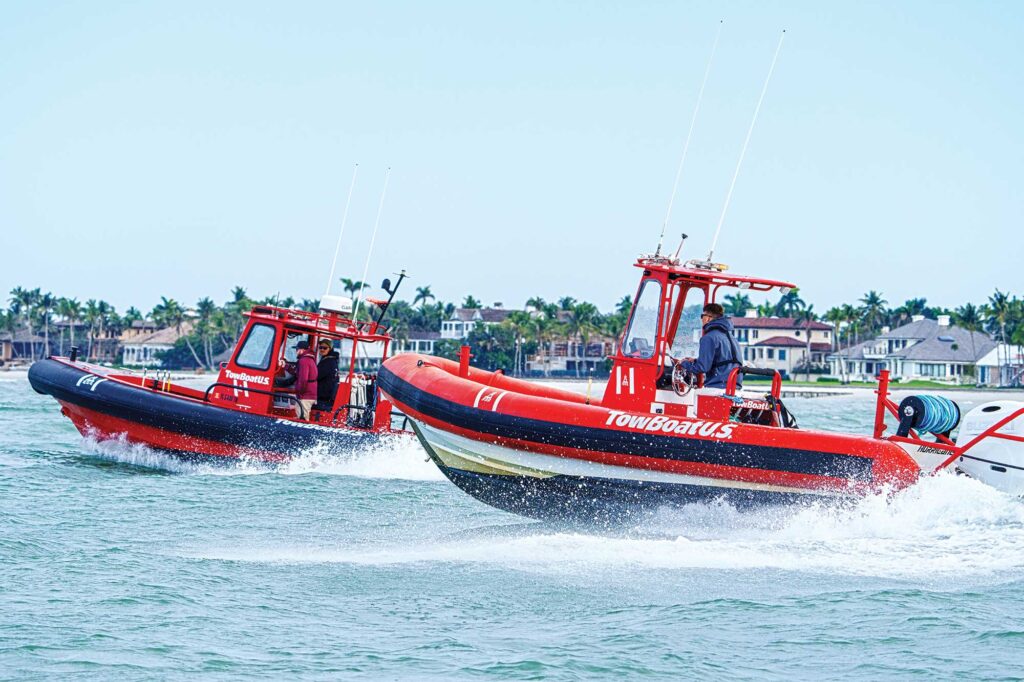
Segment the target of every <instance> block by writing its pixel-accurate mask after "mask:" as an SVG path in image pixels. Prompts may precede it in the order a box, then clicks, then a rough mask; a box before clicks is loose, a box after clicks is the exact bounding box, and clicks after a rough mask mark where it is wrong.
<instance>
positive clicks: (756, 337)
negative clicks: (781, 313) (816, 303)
mask: <svg viewBox="0 0 1024 682" xmlns="http://www.w3.org/2000/svg"><path fill="white" fill-rule="evenodd" d="M732 324H733V327H734V328H735V330H736V332H735V333H736V342H737V343H738V344H739V346H740V349H741V350H742V351H743V364H744V365H747V366H750V367H760V368H764V369H775V370H779V371H780V372H784V373H786V374H787V375H792V374H793V373H795V372H803V371H805V370H806V369H807V365H808V363H810V370H811V372H816V373H819V374H820V373H823V372H825V371H827V369H828V364H827V357H828V354H829V353H830V352H831V351H832V335H833V334H834V330H833V328H832V325H829V324H825V323H824V322H817V321H812V322H807V321H805V320H798V319H796V318H793V317H758V316H757V311H755V310H747V313H746V315H745V316H744V317H733V318H732ZM808 340H810V351H809V353H808V347H807V342H808Z"/></svg>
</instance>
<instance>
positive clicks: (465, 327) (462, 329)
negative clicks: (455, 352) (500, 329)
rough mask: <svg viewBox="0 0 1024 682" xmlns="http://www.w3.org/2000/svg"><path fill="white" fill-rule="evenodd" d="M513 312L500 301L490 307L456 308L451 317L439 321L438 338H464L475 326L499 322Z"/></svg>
mask: <svg viewBox="0 0 1024 682" xmlns="http://www.w3.org/2000/svg"><path fill="white" fill-rule="evenodd" d="M514 312H515V311H514V310H506V309H505V308H503V307H502V306H501V304H500V303H495V304H494V306H493V307H491V308H456V309H455V312H453V313H452V316H451V317H449V318H448V319H447V320H444V321H443V322H441V337H440V338H442V339H454V340H462V339H465V338H466V337H467V336H469V334H470V332H472V331H473V330H474V329H476V328H477V326H487V325H492V324H501V323H502V322H504V321H505V319H506V318H508V316H509V315H511V314H512V313H514Z"/></svg>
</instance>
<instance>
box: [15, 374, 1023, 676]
mask: <svg viewBox="0 0 1024 682" xmlns="http://www.w3.org/2000/svg"><path fill="white" fill-rule="evenodd" d="M872 397H873V396H871V395H870V394H869V393H866V392H865V393H859V394H855V395H851V396H839V397H829V398H814V399H809V398H805V399H797V398H793V399H790V400H788V401H787V404H788V405H789V406H790V408H791V409H792V411H793V412H794V413H796V415H797V416H798V418H799V419H800V421H801V425H802V426H805V427H807V426H813V427H818V428H825V429H835V430H855V431H860V432H868V431H869V428H870V423H871V418H872V414H873V413H872V404H873V403H872ZM958 399H960V398H958ZM978 399H980V397H978V396H974V397H971V396H967V400H966V401H962V402H968V403H970V401H971V400H974V401H977V400H978ZM199 675H202V676H203V677H204V678H209V679H236V678H240V677H246V678H264V679H369V680H391V679H416V680H424V679H439V680H440V679H443V680H450V679H466V680H490V679H496V680H526V679H545V680H583V679H586V680H589V679H616V680H618V679H666V680H675V679H681V678H698V679H716V678H729V679H779V680H782V679H787V680H788V679H793V678H803V679H809V678H813V679H821V678H830V679H858V680H878V679H902V678H917V679H935V678H938V679H945V678H954V677H956V678H967V679H1001V678H1005V679H1011V678H1015V679H1020V678H1021V677H1022V676H1024V502H1022V501H1021V500H1018V499H1014V498H1010V497H1008V496H1006V495H1004V494H1002V493H999V492H997V491H995V490H993V489H991V488H988V487H986V486H984V485H982V484H980V483H977V482H975V481H971V480H968V479H966V478H963V477H956V476H953V475H943V476H938V477H934V478H930V479H927V480H925V481H923V482H922V483H921V484H920V485H918V486H916V487H914V488H913V489H910V490H908V491H905V492H903V493H901V494H898V495H895V496H893V497H891V498H890V497H887V496H885V495H879V496H877V497H872V498H869V499H866V500H864V501H863V502H861V503H859V504H857V505H856V506H853V507H850V508H846V509H827V508H800V509H789V510H778V509H777V510H772V511H762V512H756V513H749V512H748V513H740V512H738V511H736V510H734V509H732V508H730V507H728V506H725V505H720V504H701V505H693V506H692V507H689V508H686V509H683V510H681V511H677V512H671V513H670V512H664V513H662V514H660V515H658V516H657V517H656V518H655V519H654V520H652V521H650V522H648V523H645V525H643V526H641V527H629V528H608V529H599V530H595V529H587V530H584V529H579V528H571V527H559V526H550V525H545V524H542V523H536V522H530V521H527V520H524V519H520V518H517V517H515V516H511V515H509V514H505V513H503V512H499V511H496V510H492V509H490V508H488V507H486V506H484V505H482V504H480V503H478V502H476V501H474V500H472V499H470V498H469V497H468V496H466V495H464V494H463V493H461V492H460V491H458V490H457V489H456V488H455V487H454V486H452V485H451V484H449V483H448V482H447V481H445V480H443V479H442V478H441V476H440V475H439V474H438V473H437V471H436V470H435V469H434V468H433V465H432V464H430V463H428V462H426V461H425V458H424V456H423V454H422V452H421V451H420V450H419V448H418V446H417V445H416V444H415V443H413V442H411V441H408V440H400V439H399V440H395V441H393V442H390V443H387V444H385V445H383V446H381V447H377V448H375V449H372V450H367V451H362V452H356V453H341V452H310V453H308V454H307V455H306V456H304V457H302V458H300V459H298V460H297V461H295V462H293V463H291V464H290V465H288V466H287V467H285V468H283V469H281V470H279V471H275V472H267V471H264V470H260V469H256V468H250V467H246V466H242V467H238V468H232V469H220V468H215V467H211V466H198V465H189V464H183V463H179V462H177V461H176V460H174V459H170V458H167V457H165V456H162V455H159V454H156V453H153V452H150V451H147V450H145V449H143V448H138V447H131V446H128V445H124V444H117V443H106V444H97V443H95V442H89V441H87V440H85V439H83V438H82V437H81V436H80V435H79V434H78V432H77V431H75V429H74V428H73V427H72V425H71V423H70V422H69V421H68V420H67V419H65V418H64V417H62V416H61V415H60V414H59V411H58V408H57V406H56V404H55V403H54V402H53V401H52V399H50V398H48V397H44V396H40V395H36V394H35V393H34V392H32V391H31V390H30V388H29V385H28V382H27V380H26V379H25V375H24V373H21V374H18V373H0V678H2V679H159V680H191V679H195V678H196V677H197V676H199Z"/></svg>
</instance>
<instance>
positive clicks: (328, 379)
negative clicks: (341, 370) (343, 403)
mask: <svg viewBox="0 0 1024 682" xmlns="http://www.w3.org/2000/svg"><path fill="white" fill-rule="evenodd" d="M340 359H341V358H340V356H339V355H338V351H336V350H332V351H331V352H330V353H328V354H327V355H325V356H323V357H322V358H320V362H319V363H318V364H317V366H316V401H317V402H318V403H320V404H321V405H333V404H334V394H335V393H337V392H338V361H339V360H340Z"/></svg>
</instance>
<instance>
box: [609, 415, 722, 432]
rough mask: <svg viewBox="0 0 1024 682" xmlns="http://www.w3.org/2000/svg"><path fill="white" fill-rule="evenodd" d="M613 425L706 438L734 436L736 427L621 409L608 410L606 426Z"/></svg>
mask: <svg viewBox="0 0 1024 682" xmlns="http://www.w3.org/2000/svg"><path fill="white" fill-rule="evenodd" d="M613 425H614V426H619V427H622V428H629V429H637V430H638V431H649V432H651V433H655V432H661V433H669V434H674V435H676V436H703V437H705V438H732V430H733V429H734V428H735V427H736V426H735V424H723V423H721V422H708V421H704V420H701V419H696V420H691V419H676V418H674V417H667V416H665V415H663V414H657V415H653V416H650V417H646V416H643V415H639V414H628V413H626V412H623V411H621V410H608V420H607V421H605V426H613Z"/></svg>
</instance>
